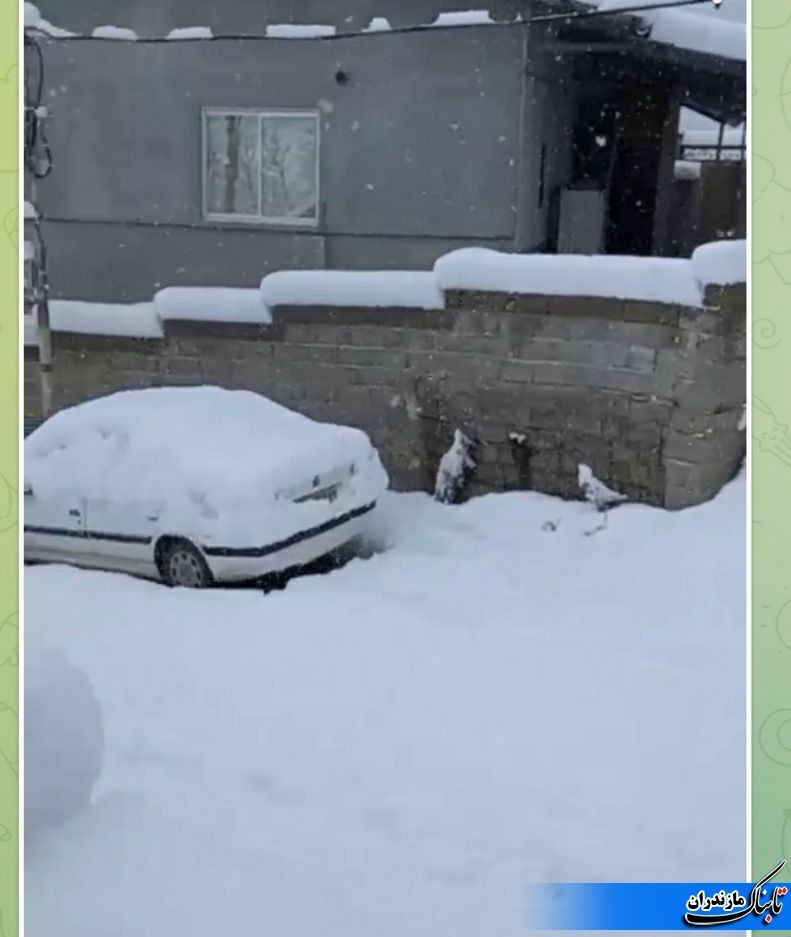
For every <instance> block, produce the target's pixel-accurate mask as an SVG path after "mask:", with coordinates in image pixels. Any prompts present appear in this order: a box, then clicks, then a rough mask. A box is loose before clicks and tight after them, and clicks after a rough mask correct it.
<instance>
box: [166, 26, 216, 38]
mask: <svg viewBox="0 0 791 937" xmlns="http://www.w3.org/2000/svg"><path fill="white" fill-rule="evenodd" d="M165 38H166V39H212V38H213V33H212V31H211V27H209V26H180V27H178V28H177V29H171V30H170V32H169V33H168V34H167V36H165Z"/></svg>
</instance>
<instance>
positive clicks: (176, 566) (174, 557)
mask: <svg viewBox="0 0 791 937" xmlns="http://www.w3.org/2000/svg"><path fill="white" fill-rule="evenodd" d="M160 569H161V572H162V578H163V579H164V580H165V582H166V583H167V584H168V585H169V586H182V587H183V588H186V589H204V588H205V587H206V586H210V585H211V582H212V574H211V570H210V569H209V567H208V566H207V565H206V560H205V559H204V558H203V556H202V554H201V552H200V550H198V548H197V547H195V546H193V545H192V544H191V543H190V542H189V541H188V540H173V541H171V542H170V543H169V544H168V545H167V546H166V547H165V549H164V550H163V551H162V560H161V562H160Z"/></svg>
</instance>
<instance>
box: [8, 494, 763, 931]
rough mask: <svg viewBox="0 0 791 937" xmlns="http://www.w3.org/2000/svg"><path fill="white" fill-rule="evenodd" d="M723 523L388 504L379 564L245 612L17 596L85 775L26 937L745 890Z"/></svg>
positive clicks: (536, 502)
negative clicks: (92, 739) (65, 674)
mask: <svg viewBox="0 0 791 937" xmlns="http://www.w3.org/2000/svg"><path fill="white" fill-rule="evenodd" d="M744 502H745V484H744V480H743V478H739V479H737V480H736V481H735V482H734V483H732V484H731V485H729V486H728V487H727V488H726V489H725V490H724V492H723V493H722V494H721V495H720V496H719V497H718V498H717V499H716V500H715V501H714V502H712V503H710V504H708V505H704V506H702V507H699V508H695V509H691V510H687V511H684V512H681V513H668V512H664V511H660V510H656V509H651V508H647V507H641V506H630V505H627V506H624V507H620V508H618V509H617V510H615V511H613V512H611V513H610V514H609V515H608V516H607V524H606V528H604V529H599V528H601V526H602V524H603V516H602V515H600V514H597V513H596V511H595V510H594V509H593V508H592V506H591V505H588V504H582V503H564V502H561V501H558V500H555V499H550V498H547V497H544V496H541V495H536V494H529V493H519V494H508V495H496V496H489V497H485V498H480V499H476V500H473V501H472V502H470V503H468V504H466V505H463V506H456V507H451V506H445V505H439V504H437V503H435V502H433V501H431V500H430V499H429V498H427V497H426V496H423V495H418V494H414V495H391V496H389V497H388V498H387V499H386V500H385V502H384V504H383V505H382V507H381V508H380V512H379V516H378V518H377V519H376V523H377V525H378V527H379V536H382V537H383V538H384V539H385V540H386V542H387V543H388V545H389V550H388V551H387V552H384V553H381V554H378V555H376V556H374V557H373V558H371V559H368V560H355V561H353V562H351V563H350V564H349V565H348V566H346V567H345V568H343V569H341V570H338V571H336V572H334V573H331V574H330V575H326V576H313V577H302V578H299V579H295V580H293V581H292V582H291V583H290V584H289V585H288V587H287V588H286V589H285V590H284V591H280V592H271V593H269V594H266V595H264V594H262V593H261V592H260V591H254V590H233V591H220V590H217V591H210V592H206V593H196V592H188V591H181V590H168V589H166V588H164V587H162V586H159V585H156V584H154V583H148V582H143V581H136V580H133V579H129V578H125V577H123V576H117V575H110V574H102V573H98V572H81V571H77V570H71V569H66V568H57V567H50V568H47V567H35V568H29V569H28V570H26V602H27V605H26V613H27V615H26V622H27V641H28V647H31V646H37V647H38V646H41V645H46V644H50V645H56V646H58V647H59V648H62V649H64V650H65V651H66V652H67V653H68V655H69V657H70V658H71V660H73V662H74V663H75V664H77V665H78V666H80V667H82V668H83V669H84V670H85V671H86V672H87V673H88V674H89V676H90V678H91V680H92V682H93V685H94V689H95V692H96V695H97V697H98V699H99V701H100V703H101V705H102V707H103V719H104V729H105V736H106V753H105V765H104V770H103V774H102V776H101V778H100V781H99V785H98V787H97V789H96V791H95V795H94V805H93V807H92V808H91V809H90V810H89V811H88V812H87V813H86V814H84V815H82V816H81V817H79V818H78V819H76V820H74V821H72V823H71V824H70V825H69V826H67V827H65V828H63V829H61V830H60V831H59V832H57V833H51V834H49V835H48V837H47V838H45V839H40V840H38V841H37V842H34V843H32V844H30V845H29V846H28V850H27V856H26V889H27V898H26V924H27V933H28V934H29V935H31V937H39V935H40V937H50V935H51V934H54V933H57V934H58V935H59V937H72V935H74V937H77V935H79V937H98V935H102V937H105V935H107V934H113V935H114V937H124V935H129V934H135V935H145V937H160V935H162V937H172V935H173V934H190V935H191V937H204V935H216V934H218V933H228V934H234V935H247V934H250V935H260V934H277V935H282V937H318V935H328V937H372V935H376V937H404V935H409V937H437V935H453V937H489V935H497V937H511V935H518V934H523V933H524V931H525V926H526V925H525V920H526V916H525V909H524V901H525V897H524V887H523V886H524V884H525V883H526V882H528V881H575V880H608V879H609V880H627V881H628V880H643V881H645V880H663V879H664V880H682V881H695V880H701V881H718V880H719V881H737V880H743V878H744V875H745V870H744V867H743V852H744V847H743V843H744V778H743V771H742V770H741V768H740V767H738V766H741V765H742V764H743V762H744V739H745V714H744V670H745V667H744V657H743V651H744V645H745V603H744V580H745V569H744V554H745V550H744V539H745V516H744ZM548 522H549V523H548ZM552 528H554V529H552Z"/></svg>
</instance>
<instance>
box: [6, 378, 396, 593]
mask: <svg viewBox="0 0 791 937" xmlns="http://www.w3.org/2000/svg"><path fill="white" fill-rule="evenodd" d="M24 484H25V489H24V490H25V495H24V526H25V560H26V561H45V562H47V561H50V562H65V563H72V564H75V565H78V566H91V567H97V568H100V569H111V570H117V571H121V572H129V573H133V574H137V575H142V576H146V577H150V578H156V579H161V580H163V581H164V582H166V583H169V584H170V585H179V586H191V587H202V586H207V585H209V584H211V583H212V582H227V581H234V580H236V581H241V580H248V579H254V578H257V577H260V576H264V575H266V574H268V573H273V572H279V571H282V570H285V569H289V568H292V567H296V566H302V565H305V564H307V563H310V562H312V561H314V560H316V559H319V558H320V557H322V556H324V555H326V554H328V553H332V552H333V551H335V550H337V549H339V548H341V547H342V546H344V545H345V544H346V543H348V542H349V541H351V540H354V539H355V538H356V537H358V536H359V535H360V534H361V533H362V531H363V529H364V525H365V524H366V523H367V521H368V518H369V515H370V513H371V512H372V511H373V509H374V508H375V506H376V503H377V500H378V499H379V497H380V495H381V494H382V493H383V492H384V491H385V489H386V488H387V485H388V479H387V475H386V473H385V471H384V469H383V468H382V465H381V462H380V460H379V456H378V453H377V452H376V449H375V448H374V447H373V446H372V445H371V442H370V440H369V438H368V437H367V436H366V434H365V433H363V432H362V431H360V430H357V429H353V428H351V427H346V426H335V425H331V424H326V423H318V422H315V421H314V420H311V419H308V418H307V417H305V416H302V415H301V414H299V413H295V412H293V411H292V410H288V409H287V408H285V407H282V406H280V405H279V404H277V403H274V402H273V401H271V400H268V399H266V398H265V397H262V396H260V395H258V394H255V393H252V392H250V391H241V390H239V391H229V390H223V389H221V388H218V387H180V388H164V387H163V388H150V389H146V390H132V391H122V392H120V393H116V394H111V395H110V396H107V397H101V398H99V399H97V400H92V401H89V402H88V403H83V404H80V405H78V406H75V407H71V408H70V409H67V410H63V411H61V412H59V413H57V414H55V415H54V416H52V417H51V418H50V419H48V420H47V421H46V422H45V423H43V424H42V425H41V426H40V427H39V428H38V429H37V430H35V431H34V432H33V433H32V434H31V435H30V436H29V437H28V438H27V439H26V440H25V475H24Z"/></svg>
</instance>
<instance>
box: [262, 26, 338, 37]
mask: <svg viewBox="0 0 791 937" xmlns="http://www.w3.org/2000/svg"><path fill="white" fill-rule="evenodd" d="M266 35H267V36H268V37H269V38H270V39H321V38H322V37H323V36H334V35H335V27H334V26H327V25H323V24H315V25H310V24H307V23H273V24H272V25H270V26H267V27H266Z"/></svg>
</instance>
